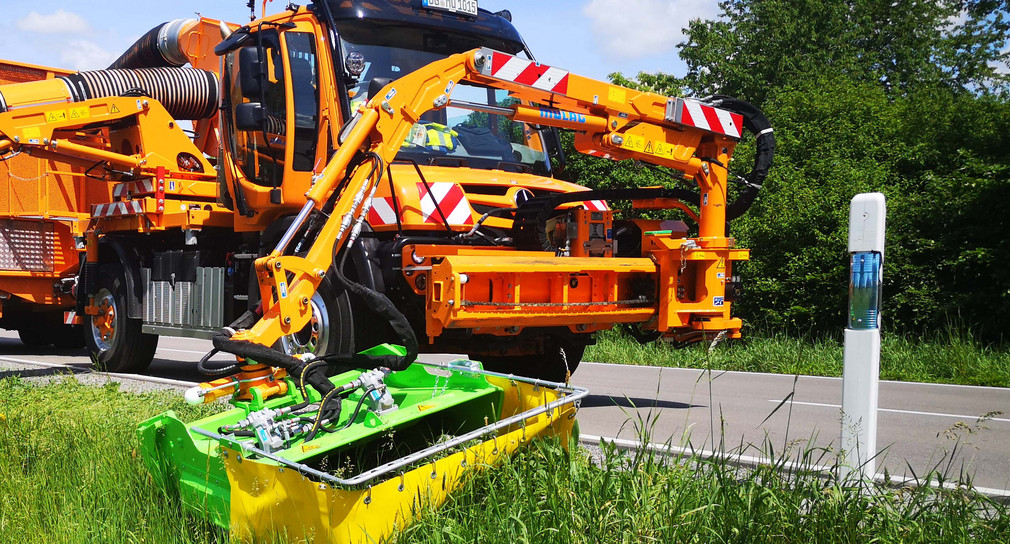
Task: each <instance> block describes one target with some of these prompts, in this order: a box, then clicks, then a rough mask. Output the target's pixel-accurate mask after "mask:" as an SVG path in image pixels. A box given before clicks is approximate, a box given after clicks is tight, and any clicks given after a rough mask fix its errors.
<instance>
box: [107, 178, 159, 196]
mask: <svg viewBox="0 0 1010 544" xmlns="http://www.w3.org/2000/svg"><path fill="white" fill-rule="evenodd" d="M153 192H154V180H153V179H142V180H140V181H130V182H125V183H117V184H115V185H113V186H112V196H113V197H115V198H123V197H125V196H127V195H134V196H137V195H143V194H149V193H153Z"/></svg>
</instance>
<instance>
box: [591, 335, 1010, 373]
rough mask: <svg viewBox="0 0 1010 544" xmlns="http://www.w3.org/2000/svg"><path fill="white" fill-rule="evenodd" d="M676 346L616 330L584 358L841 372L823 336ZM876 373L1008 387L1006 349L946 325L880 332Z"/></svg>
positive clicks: (836, 344)
mask: <svg viewBox="0 0 1010 544" xmlns="http://www.w3.org/2000/svg"><path fill="white" fill-rule="evenodd" d="M708 348H709V343H707V342H699V343H698V344H695V345H692V346H688V347H686V348H682V349H677V348H674V347H671V346H668V345H666V344H663V343H660V342H650V343H648V344H639V343H638V342H637V341H636V340H635V339H634V338H632V337H631V336H628V335H626V334H621V333H620V332H616V331H608V332H605V333H601V334H600V335H599V336H598V339H597V344H596V345H595V346H590V347H589V348H588V349H587V350H586V354H585V357H583V359H585V360H586V361H597V362H603V363H622V364H633V365H652V366H664V367H680V368H704V369H713V370H715V369H718V370H739V371H745V372H770V373H775V374H801V375H811V376H841V375H842V342H841V341H840V340H837V339H834V338H831V337H828V336H826V335H822V336H815V337H794V336H790V335H787V334H785V333H764V334H762V333H755V334H754V335H753V336H751V335H749V334H748V335H747V337H746V339H745V340H741V341H725V342H721V343H720V344H719V345H718V346H717V347H716V349H714V350H712V351H711V353H710V352H709V350H708ZM880 377H881V379H884V380H899V381H910V382H928V383H952V384H961V385H987V386H993V387H1010V349H1007V348H1006V347H1001V346H997V347H992V346H987V345H985V344H983V343H982V342H980V341H978V340H976V339H974V338H973V337H971V336H969V335H966V334H961V333H958V332H957V331H954V330H949V331H948V332H946V333H943V334H935V335H929V336H924V337H910V336H902V335H898V334H886V333H885V334H882V335H881V347H880Z"/></svg>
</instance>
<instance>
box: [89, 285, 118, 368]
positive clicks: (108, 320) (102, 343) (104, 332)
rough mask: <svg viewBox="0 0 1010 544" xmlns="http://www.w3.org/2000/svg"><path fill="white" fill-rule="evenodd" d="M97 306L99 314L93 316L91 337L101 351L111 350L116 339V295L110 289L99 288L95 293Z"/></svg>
mask: <svg viewBox="0 0 1010 544" xmlns="http://www.w3.org/2000/svg"><path fill="white" fill-rule="evenodd" d="M95 306H97V307H98V314H97V315H93V316H91V327H90V329H91V339H92V340H94V343H95V347H97V348H98V350H99V351H101V352H105V351H109V350H110V349H112V346H113V344H114V343H115V341H116V315H117V314H118V309H117V308H116V297H114V296H112V293H111V292H110V291H109V290H108V289H105V288H102V289H99V290H98V293H96V294H95Z"/></svg>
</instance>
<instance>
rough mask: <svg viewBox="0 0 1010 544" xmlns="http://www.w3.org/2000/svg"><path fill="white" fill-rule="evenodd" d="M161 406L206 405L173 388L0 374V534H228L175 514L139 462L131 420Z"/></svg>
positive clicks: (179, 539) (80, 538)
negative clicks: (139, 390)
mask: <svg viewBox="0 0 1010 544" xmlns="http://www.w3.org/2000/svg"><path fill="white" fill-rule="evenodd" d="M168 409H173V410H176V411H177V412H178V413H180V414H184V417H192V418H196V417H200V416H201V415H202V414H206V413H208V408H207V407H196V408H194V407H190V406H187V405H186V404H185V403H184V402H182V399H181V396H180V395H178V394H177V393H169V392H158V393H150V394H144V395H134V394H126V393H121V392H120V391H119V387H118V384H115V383H110V384H109V385H108V386H106V387H89V386H85V385H81V384H80V383H78V382H77V381H76V380H75V379H74V378H73V377H68V378H65V379H64V380H63V381H62V382H60V383H58V384H54V385H46V386H35V385H32V384H30V383H28V382H25V381H22V380H21V379H19V378H16V377H15V378H5V379H3V380H0V541H3V542H19V543H36V542H38V543H46V544H56V543H67V544H70V543H75V544H76V543H88V542H94V543H111V542H117V543H118V542H151V543H159V544H160V543H190V542H216V541H227V535H221V534H218V532H216V531H215V530H214V529H213V528H211V527H209V526H208V525H207V524H205V523H203V522H202V521H200V520H194V519H192V518H187V517H186V516H184V515H183V514H182V513H181V510H180V506H179V503H178V502H177V501H176V500H175V498H174V497H172V496H169V495H167V494H166V493H165V492H164V491H163V490H162V489H159V488H158V487H157V486H155V485H154V484H153V483H152V481H151V478H150V476H149V475H148V473H147V471H146V470H145V469H144V467H143V465H142V462H141V459H140V458H139V454H138V450H137V445H138V442H137V438H136V427H137V423H139V422H140V421H142V420H144V419H146V418H148V417H151V416H153V415H155V414H157V413H159V412H162V411H164V410H168Z"/></svg>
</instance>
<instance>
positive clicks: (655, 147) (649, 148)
mask: <svg viewBox="0 0 1010 544" xmlns="http://www.w3.org/2000/svg"><path fill="white" fill-rule="evenodd" d="M621 149H627V150H628V151H636V152H638V153H645V154H648V155H655V156H657V157H662V158H664V159H670V160H676V158H677V155H676V151H677V146H675V145H671V144H668V143H666V142H660V141H657V140H646V139H645V138H644V137H642V136H638V135H636V134H625V135H624V142H622V143H621Z"/></svg>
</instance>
